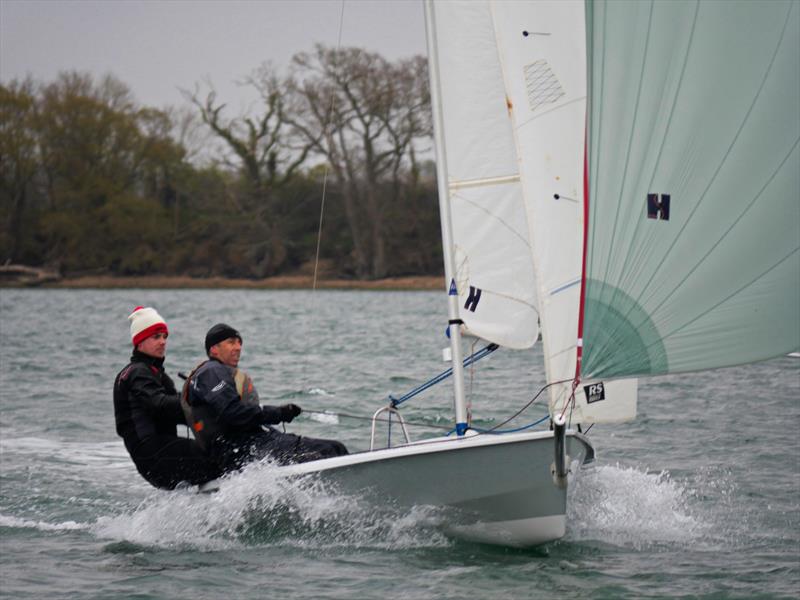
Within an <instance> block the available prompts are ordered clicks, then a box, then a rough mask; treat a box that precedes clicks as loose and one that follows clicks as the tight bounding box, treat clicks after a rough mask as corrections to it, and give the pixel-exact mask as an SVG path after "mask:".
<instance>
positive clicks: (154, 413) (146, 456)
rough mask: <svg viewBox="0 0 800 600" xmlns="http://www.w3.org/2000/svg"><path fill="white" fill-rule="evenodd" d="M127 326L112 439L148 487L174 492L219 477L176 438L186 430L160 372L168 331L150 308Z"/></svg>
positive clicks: (193, 447)
mask: <svg viewBox="0 0 800 600" xmlns="http://www.w3.org/2000/svg"><path fill="white" fill-rule="evenodd" d="M128 320H130V322H131V341H132V342H133V348H134V349H133V355H132V356H131V361H130V363H129V364H128V365H127V366H126V367H125V368H124V369H122V371H120V372H119V374H118V375H117V378H116V380H115V381H114V416H115V419H116V423H117V433H118V434H119V435H120V437H121V438H122V439H123V440H124V442H125V448H126V449H127V450H128V453H129V454H130V456H131V459H132V460H133V463H134V464H135V465H136V469H137V470H138V471H139V473H141V475H142V477H144V478H145V479H146V480H147V481H149V482H150V483H151V484H152V485H154V486H156V487H159V488H165V489H173V488H174V487H175V486H176V485H177V484H178V483H180V482H182V481H185V482H188V483H191V484H194V485H198V484H202V483H205V482H207V481H210V480H212V479H215V478H217V477H218V476H219V474H220V471H219V469H218V468H217V467H216V466H215V465H214V463H213V462H211V460H210V459H209V458H208V457H207V456H206V454H205V453H204V452H203V450H202V449H201V448H200V446H198V445H197V442H195V441H194V440H192V439H188V438H182V437H178V433H177V429H176V425H185V424H186V421H185V420H184V416H183V409H182V408H181V404H180V396H179V395H178V392H177V391H176V390H175V384H174V383H173V382H172V379H170V377H169V375H167V373H166V372H165V371H164V357H165V355H166V351H167V337H168V336H169V329H168V328H167V323H166V321H164V319H163V318H162V317H161V315H159V314H158V312H157V311H156V310H155V309H154V308H150V307H142V306H137V307H136V308H135V309H134V311H133V312H132V313H131V314H130V315H129V316H128Z"/></svg>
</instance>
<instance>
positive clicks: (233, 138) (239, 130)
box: [184, 63, 311, 275]
mask: <svg viewBox="0 0 800 600" xmlns="http://www.w3.org/2000/svg"><path fill="white" fill-rule="evenodd" d="M246 83H247V84H248V85H251V86H253V87H254V88H255V89H256V90H257V91H258V93H259V94H260V97H261V100H262V102H263V104H262V106H263V113H262V114H260V115H259V116H257V117H251V116H247V115H245V116H237V117H227V116H225V114H224V111H225V107H226V105H225V104H223V103H219V102H218V101H217V94H216V92H215V91H214V90H213V88H212V89H210V90H209V91H208V92H207V93H206V95H205V98H203V99H201V98H200V91H199V89H195V92H194V93H193V94H188V93H186V92H184V95H185V96H186V97H187V98H188V99H189V100H190V101H191V102H192V103H193V104H194V105H195V106H196V107H197V108H198V109H199V111H200V115H201V118H202V120H203V122H204V123H205V124H206V125H208V127H209V128H210V130H211V131H212V132H213V134H214V135H215V136H216V137H217V138H218V139H220V140H222V141H223V142H224V143H225V145H226V147H227V148H228V150H229V151H230V152H231V157H230V158H229V159H227V161H226V162H227V163H228V165H229V166H232V167H233V168H235V169H236V170H237V171H239V172H240V173H241V174H242V176H243V179H244V181H245V182H246V187H247V193H246V197H245V198H244V202H241V203H240V204H239V206H238V208H239V210H241V211H243V212H245V213H247V215H248V216H250V217H251V218H253V219H255V221H256V222H258V223H259V224H260V225H261V226H262V228H263V229H264V231H265V235H266V237H267V238H268V239H267V240H265V244H267V243H268V244H269V252H265V253H254V256H255V255H257V254H261V255H262V259H261V261H260V262H261V264H260V268H259V269H258V272H259V274H261V275H269V274H272V273H274V272H275V271H277V270H278V269H279V268H280V267H281V265H282V264H283V263H284V261H285V260H286V257H287V250H286V239H285V237H286V234H285V226H284V223H283V222H282V219H281V218H280V216H279V211H278V210H277V206H276V203H277V202H278V200H279V191H280V190H281V189H282V188H284V187H285V186H286V185H287V184H288V183H289V182H290V181H291V179H292V177H293V176H294V175H295V173H296V172H297V170H298V169H299V168H300V166H301V165H302V164H303V163H304V162H305V160H306V157H307V156H308V153H309V151H310V148H311V144H310V143H305V144H300V145H297V144H293V143H292V140H291V139H290V132H289V129H288V127H287V120H286V115H285V100H284V96H285V93H286V92H285V84H284V81H283V80H282V79H281V78H280V77H279V76H278V75H277V73H276V72H275V70H274V68H273V67H272V66H271V65H270V64H269V63H266V64H264V65H263V66H262V67H261V68H259V69H258V70H257V71H256V72H255V73H254V74H253V75H252V76H250V77H248V78H247V80H246ZM251 250H252V249H251Z"/></svg>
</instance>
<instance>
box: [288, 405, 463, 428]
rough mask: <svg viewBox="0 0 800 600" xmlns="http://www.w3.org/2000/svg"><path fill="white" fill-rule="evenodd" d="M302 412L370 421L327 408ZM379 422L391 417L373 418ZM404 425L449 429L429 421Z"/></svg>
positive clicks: (369, 419) (388, 421)
mask: <svg viewBox="0 0 800 600" xmlns="http://www.w3.org/2000/svg"><path fill="white" fill-rule="evenodd" d="M303 413H307V414H312V415H324V416H326V417H342V418H345V419H360V420H363V421H372V417H368V416H364V415H353V414H349V413H337V412H331V411H327V410H306V409H305V408H304V409H303ZM375 420H376V421H377V422H379V423H391V422H392V421H391V418H389V419H382V418H380V417H378V418H376V419H375ZM405 424H406V425H414V426H415V427H429V428H431V429H447V430H449V429H450V425H433V424H431V423H420V422H414V421H405Z"/></svg>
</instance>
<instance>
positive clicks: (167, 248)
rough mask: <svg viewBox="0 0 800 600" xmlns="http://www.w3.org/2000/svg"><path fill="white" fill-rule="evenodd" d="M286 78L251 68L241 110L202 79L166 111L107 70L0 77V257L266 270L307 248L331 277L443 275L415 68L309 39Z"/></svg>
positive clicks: (114, 270)
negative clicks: (248, 96)
mask: <svg viewBox="0 0 800 600" xmlns="http://www.w3.org/2000/svg"><path fill="white" fill-rule="evenodd" d="M286 72H287V73H288V74H283V73H282V72H281V71H280V70H279V69H277V68H276V67H274V66H273V65H271V64H269V63H265V64H264V65H262V66H261V67H260V68H258V69H257V70H256V71H254V72H253V73H252V74H251V75H250V76H249V77H248V78H247V80H246V85H248V86H251V87H252V89H253V90H255V91H256V92H257V93H258V97H259V98H260V100H259V102H258V103H256V104H255V107H254V108H253V109H251V110H250V111H249V112H248V113H246V114H231V111H230V110H229V109H228V107H227V105H226V104H225V102H224V99H222V98H219V97H218V95H217V93H216V92H215V90H214V88H213V86H212V85H210V84H204V85H200V84H198V85H197V86H196V87H195V89H194V90H187V91H184V92H183V94H184V97H185V98H186V101H187V102H186V104H185V106H183V107H179V108H173V107H170V108H164V109H156V108H152V107H146V106H140V105H138V104H137V103H136V102H135V100H134V98H133V94H132V92H131V90H130V89H129V88H128V87H127V86H126V85H125V84H124V83H123V82H121V81H119V80H118V79H116V78H115V77H114V76H113V75H107V76H105V77H102V78H99V79H95V78H93V77H92V76H91V75H89V74H86V73H78V72H64V73H61V74H59V75H58V77H56V79H55V80H54V81H52V82H49V83H39V82H35V81H33V80H31V79H30V78H27V79H24V80H12V81H10V82H7V83H2V84H0V205H1V206H2V216H1V217H0V261H1V262H9V261H10V262H14V263H20V264H28V265H35V266H46V267H50V268H55V269H58V270H59V271H60V272H61V273H62V274H64V275H77V274H88V273H97V274H112V275H123V276H124V275H148V274H163V275H189V276H196V277H207V276H225V277H248V278H262V277H268V276H273V275H279V274H282V273H289V272H293V271H296V270H297V269H298V268H300V267H301V266H303V265H307V264H308V263H310V262H313V261H314V260H315V257H316V256H317V252H319V256H320V261H321V263H322V264H324V265H328V267H329V270H328V272H329V274H330V275H333V276H339V277H354V278H364V279H369V278H380V277H386V276H398V275H406V274H437V273H440V272H441V269H442V259H441V243H440V240H439V219H438V200H437V192H436V183H435V168H434V165H433V163H432V161H431V160H430V158H427V159H426V158H425V157H426V156H427V157H429V156H430V154H431V153H430V147H431V144H432V141H431V120H430V119H431V117H430V100H429V90H428V78H427V77H428V76H427V64H426V61H425V60H424V59H423V58H422V57H419V56H417V57H413V58H411V59H404V60H398V61H396V62H390V61H387V60H386V59H384V58H383V57H381V56H380V55H379V54H375V53H371V52H368V51H366V50H363V49H360V48H341V49H332V48H329V47H326V46H322V45H318V46H316V47H315V48H314V50H313V51H311V52H302V53H299V54H296V55H295V56H294V57H293V58H292V60H291V62H290V65H289V68H288V69H286ZM420 157H422V158H420ZM323 199H324V202H323ZM320 232H321V234H320Z"/></svg>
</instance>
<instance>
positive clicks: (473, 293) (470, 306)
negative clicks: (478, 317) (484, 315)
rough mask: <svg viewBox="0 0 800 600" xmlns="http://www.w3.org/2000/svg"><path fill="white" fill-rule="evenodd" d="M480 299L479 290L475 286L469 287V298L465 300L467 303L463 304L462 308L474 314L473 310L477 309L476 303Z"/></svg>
mask: <svg viewBox="0 0 800 600" xmlns="http://www.w3.org/2000/svg"><path fill="white" fill-rule="evenodd" d="M480 299H481V290H480V288H476V287H475V286H472V285H471V286H469V297H468V298H467V302H466V303H465V304H464V308H466V309H467V310H469V311H472V312H475V309H476V308H478V302H480Z"/></svg>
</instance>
